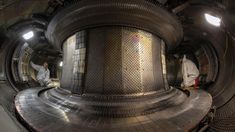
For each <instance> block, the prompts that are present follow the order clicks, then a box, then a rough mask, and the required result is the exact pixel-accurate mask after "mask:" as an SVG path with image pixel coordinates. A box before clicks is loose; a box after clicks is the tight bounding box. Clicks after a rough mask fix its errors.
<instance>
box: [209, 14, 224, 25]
mask: <svg viewBox="0 0 235 132" xmlns="http://www.w3.org/2000/svg"><path fill="white" fill-rule="evenodd" d="M205 18H206V21H207V22H208V23H210V24H211V25H214V26H216V27H219V26H220V24H221V18H219V17H216V16H212V15H211V14H208V13H205Z"/></svg>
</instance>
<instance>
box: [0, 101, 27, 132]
mask: <svg viewBox="0 0 235 132" xmlns="http://www.w3.org/2000/svg"><path fill="white" fill-rule="evenodd" d="M0 131H1V132H24V131H25V130H22V129H21V127H20V126H19V125H18V124H17V123H16V122H15V121H14V120H13V119H12V118H11V117H10V116H9V115H8V113H7V112H6V111H5V110H4V108H3V107H2V106H1V105H0Z"/></svg>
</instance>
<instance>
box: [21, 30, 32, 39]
mask: <svg viewBox="0 0 235 132" xmlns="http://www.w3.org/2000/svg"><path fill="white" fill-rule="evenodd" d="M33 36H34V33H33V31H29V32H27V33H25V34H24V35H23V38H24V39H25V40H29V39H31V38H32V37H33Z"/></svg>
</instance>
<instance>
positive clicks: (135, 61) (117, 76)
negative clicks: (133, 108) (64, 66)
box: [84, 27, 164, 95]
mask: <svg viewBox="0 0 235 132" xmlns="http://www.w3.org/2000/svg"><path fill="white" fill-rule="evenodd" d="M88 33H89V38H88V58H87V71H86V79H85V81H86V83H85V90H84V91H85V93H100V94H108V95H109V94H136V93H145V92H151V91H156V90H158V89H162V88H164V81H163V79H162V78H163V77H162V74H163V73H162V66H161V60H160V59H161V56H160V55H161V46H160V42H161V40H160V39H158V38H157V37H156V36H154V35H152V34H150V33H147V32H144V31H141V30H137V29H134V28H127V27H112V28H111V27H106V28H97V29H90V30H89V31H88ZM154 47H155V48H154ZM156 62H157V63H156ZM154 69H155V70H156V71H154ZM156 78H158V79H156ZM159 78H160V81H159ZM156 80H158V81H156Z"/></svg>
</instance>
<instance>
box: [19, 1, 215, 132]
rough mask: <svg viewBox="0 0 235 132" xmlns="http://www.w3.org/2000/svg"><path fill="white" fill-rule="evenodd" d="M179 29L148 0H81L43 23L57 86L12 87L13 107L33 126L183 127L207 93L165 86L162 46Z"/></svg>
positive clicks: (200, 111) (190, 124) (175, 38)
mask: <svg viewBox="0 0 235 132" xmlns="http://www.w3.org/2000/svg"><path fill="white" fill-rule="evenodd" d="M182 35H183V34H182V28H181V25H180V24H179V23H178V22H177V20H176V19H175V18H174V17H173V16H172V15H171V14H170V13H168V12H167V11H165V10H164V9H162V8H160V7H158V6H157V5H155V4H154V3H152V2H150V1H147V0H128V1H127V0H82V1H80V2H78V4H75V5H72V6H70V7H69V8H66V9H64V10H62V11H61V12H60V13H58V14H57V15H56V16H55V17H54V18H53V19H52V21H51V22H50V24H49V26H48V31H47V38H48V40H49V41H50V42H51V43H52V44H54V45H55V46H56V47H57V48H59V49H63V53H64V56H63V59H64V67H63V73H62V80H61V88H54V89H30V90H26V91H23V92H21V93H19V94H18V95H17V97H16V99H15V104H16V109H17V112H18V113H19V114H20V117H22V118H23V119H24V120H25V121H26V122H27V123H28V124H29V126H30V127H32V128H33V129H34V130H36V131H47V130H48V128H53V129H54V130H55V131H77V130H80V131H89V132H90V131H95V132H97V131H100V132H101V131H124V132H125V131H130V132H131V131H141V132H142V131H152V132H155V131H174V130H175V131H188V130H190V129H192V128H194V127H195V126H196V125H197V124H198V123H199V122H200V121H201V119H202V118H203V117H204V116H205V115H206V114H207V112H208V111H209V108H210V105H211V97H210V95H208V94H207V93H206V92H204V91H200V90H199V91H191V92H190V95H189V96H187V95H186V94H184V93H183V92H182V91H180V90H177V89H174V88H169V86H168V83H167V79H166V62H165V46H166V49H167V52H170V50H172V49H174V47H175V46H176V45H177V44H179V42H180V41H181V39H182ZM164 42H166V45H165V43H164ZM28 100H30V101H28ZM38 116H40V118H39V119H38V120H32V119H31V118H32V117H35V118H37V117H38ZM192 116H193V118H192ZM48 120H49V121H50V122H51V123H49V124H48V122H47V121H48ZM58 124H59V125H58ZM63 126H65V127H63Z"/></svg>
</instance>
